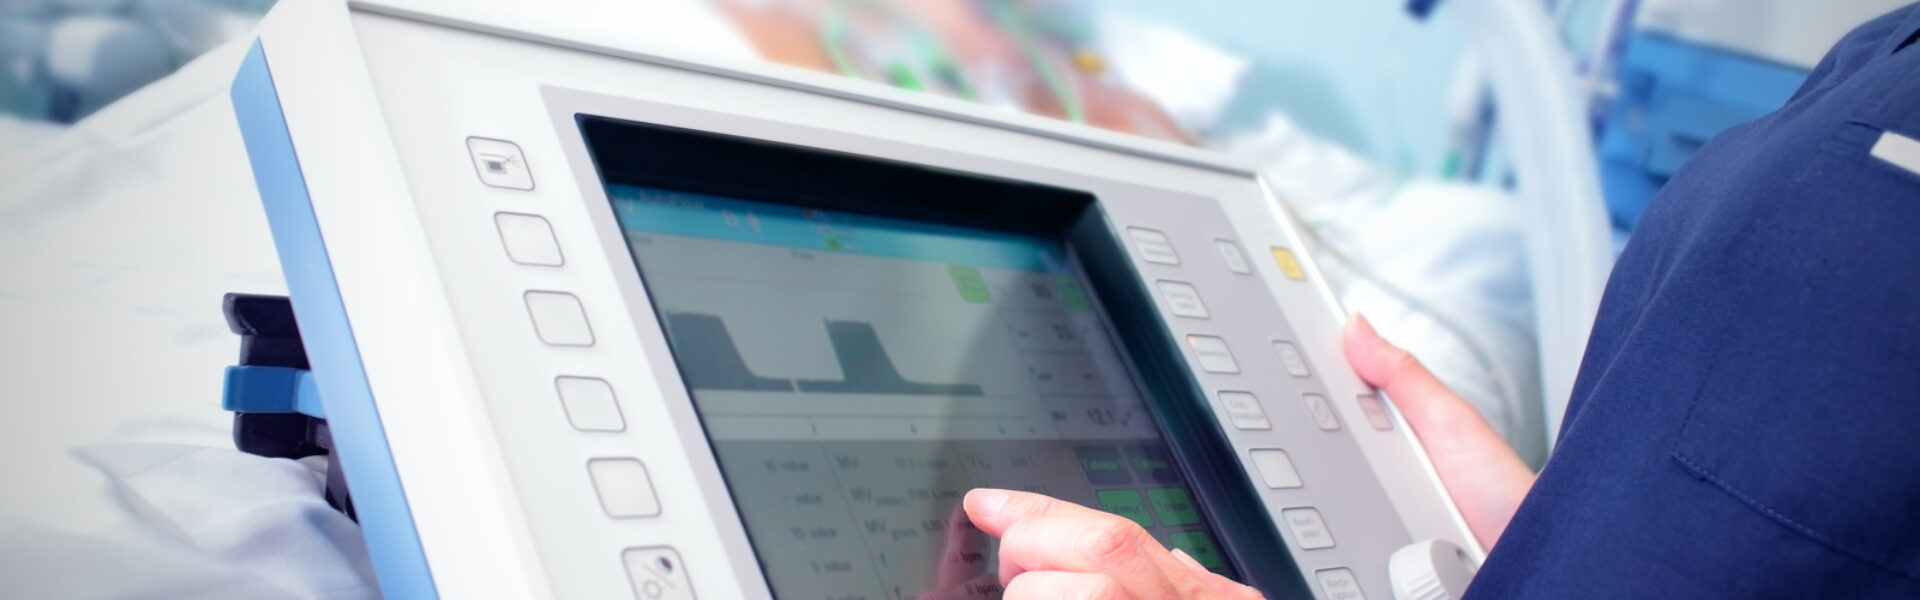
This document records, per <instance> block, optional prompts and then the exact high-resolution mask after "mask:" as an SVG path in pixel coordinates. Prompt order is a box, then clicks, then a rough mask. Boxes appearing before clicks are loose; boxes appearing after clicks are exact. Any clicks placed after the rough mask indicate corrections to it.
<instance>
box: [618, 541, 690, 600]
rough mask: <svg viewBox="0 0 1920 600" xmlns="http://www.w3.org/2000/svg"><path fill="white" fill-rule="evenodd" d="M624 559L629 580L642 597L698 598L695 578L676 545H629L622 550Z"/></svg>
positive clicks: (654, 599)
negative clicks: (689, 572) (689, 573)
mask: <svg viewBox="0 0 1920 600" xmlns="http://www.w3.org/2000/svg"><path fill="white" fill-rule="evenodd" d="M620 562H623V563H626V565H627V581H628V582H630V583H632V584H633V593H635V594H637V595H639V597H640V600H694V595H693V580H692V579H691V578H689V577H687V567H686V565H685V564H682V563H681V562H680V553H679V552H675V551H674V550H673V549H672V548H668V547H666V546H654V547H651V548H629V549H627V551H625V552H621V553H620Z"/></svg>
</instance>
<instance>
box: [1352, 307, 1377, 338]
mask: <svg viewBox="0 0 1920 600" xmlns="http://www.w3.org/2000/svg"><path fill="white" fill-rule="evenodd" d="M1353 330H1354V331H1356V332H1359V333H1360V335H1363V336H1366V337H1369V338H1377V337H1380V333H1379V332H1377V331H1374V330H1373V323H1372V322H1371V321H1368V320H1367V316H1366V315H1363V314H1360V313H1354V314H1353Z"/></svg>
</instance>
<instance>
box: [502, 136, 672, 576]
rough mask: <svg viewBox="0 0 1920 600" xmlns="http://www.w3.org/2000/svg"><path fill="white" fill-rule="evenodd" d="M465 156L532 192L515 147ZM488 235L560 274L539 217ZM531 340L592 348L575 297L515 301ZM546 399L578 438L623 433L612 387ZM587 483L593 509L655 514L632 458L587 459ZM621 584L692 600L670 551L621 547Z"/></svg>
mask: <svg viewBox="0 0 1920 600" xmlns="http://www.w3.org/2000/svg"><path fill="white" fill-rule="evenodd" d="M467 152H468V155H469V157H470V158H471V159H472V161H473V167H474V170H475V172H476V173H477V174H478V175H479V177H480V181H481V183H484V184H486V185H489V186H493V187H498V188H507V189H518V190H532V189H533V172H532V170H531V169H530V168H529V167H528V165H527V163H526V157H525V156H524V155H523V154H522V153H521V151H520V147H519V146H518V145H516V144H514V143H513V142H509V141H505V140H495V139H488V138H479V137H470V138H467ZM493 223H494V228H495V229H497V230H498V232H499V234H500V245H501V248H502V249H503V250H505V251H506V255H507V259H508V260H511V261H513V262H514V263H515V264H519V265H524V266H529V267H560V266H563V265H565V264H566V256H565V255H564V254H563V253H562V252H561V251H560V241H559V238H558V237H557V236H555V235H554V233H553V225H552V224H551V223H549V222H548V221H547V219H546V217H542V216H540V215H534V214H526V213H516V212H498V213H494V215H493ZM522 301H523V302H524V303H525V304H526V307H527V316H528V318H529V319H530V320H532V321H533V330H534V334H535V335H536V336H537V337H539V338H540V341H541V342H542V343H545V344H547V345H549V346H561V347H591V346H593V345H594V341H595V340H594V335H593V325H592V323H590V322H589V321H588V320H587V311H586V308H585V307H584V306H582V305H581V303H580V298H579V297H577V296H574V295H573V294H571V293H567V292H560V291H545V290H531V291H527V292H525V293H524V294H522ZM553 386H554V394H555V395H556V396H558V397H559V399H560V407H561V409H562V411H563V412H564V413H566V416H567V423H568V424H569V425H572V426H573V428H574V429H576V430H579V431H583V432H620V431H625V430H626V428H627V421H626V417H625V416H624V415H622V414H621V412H620V402H619V400H618V399H617V398H616V397H615V396H614V392H613V386H612V384H609V383H607V381H606V380H605V379H601V378H598V377H578V376H569V375H562V376H559V377H555V378H554V380H553ZM587 478H588V479H589V480H590V482H591V483H592V485H593V489H594V495H595V496H596V497H597V498H598V499H599V500H600V508H601V510H603V511H605V512H606V514H607V516H608V517H611V518H615V519H629V518H648V517H657V516H659V515H660V512H661V508H660V498H659V496H657V495H655V493H654V489H653V478H652V476H651V475H650V474H649V473H648V472H647V465H646V463H644V462H641V461H640V460H639V459H636V458H594V459H591V460H588V461H587ZM621 560H622V562H623V563H625V566H626V569H627V579H628V582H629V583H630V584H631V585H632V586H633V591H634V592H635V593H636V594H638V595H639V596H640V597H641V598H643V599H644V600H693V598H694V593H693V585H692V582H691V581H690V580H689V579H688V577H687V574H686V570H685V568H684V567H683V565H682V563H681V560H680V553H679V552H677V551H675V550H674V549H673V548H671V547H667V546H653V547H645V548H629V549H627V550H625V551H623V552H622V553H621Z"/></svg>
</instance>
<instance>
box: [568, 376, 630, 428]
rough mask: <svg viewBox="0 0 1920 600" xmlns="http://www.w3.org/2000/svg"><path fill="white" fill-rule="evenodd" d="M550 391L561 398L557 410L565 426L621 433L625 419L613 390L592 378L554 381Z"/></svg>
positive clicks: (570, 378)
mask: <svg viewBox="0 0 1920 600" xmlns="http://www.w3.org/2000/svg"><path fill="white" fill-rule="evenodd" d="M553 387H554V388H555V389H556V391H557V392H558V393H559V394H560V407H561V408H562V409H564V410H566V412H567V422H569V423H572V424H573V428H574V429H578V430H581V431H624V430H626V428H627V420H626V418H624V417H622V416H621V415H620V403H619V402H618V401H616V400H615V399H614V397H613V386H611V385H608V384H607V382H606V380H604V379H599V378H593V377H564V376H563V377H556V378H554V380H553Z"/></svg>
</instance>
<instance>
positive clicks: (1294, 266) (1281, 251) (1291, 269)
mask: <svg viewBox="0 0 1920 600" xmlns="http://www.w3.org/2000/svg"><path fill="white" fill-rule="evenodd" d="M1273 263H1274V264H1276V265H1279V266H1280V274H1282V275H1286V276H1287V279H1292V280H1294V281H1306V280H1307V271H1306V269H1303V268H1301V267H1300V258H1299V257H1296V256H1294V255H1293V251H1292V250H1288V249H1286V248H1282V247H1279V246H1274V247H1273Z"/></svg>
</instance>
